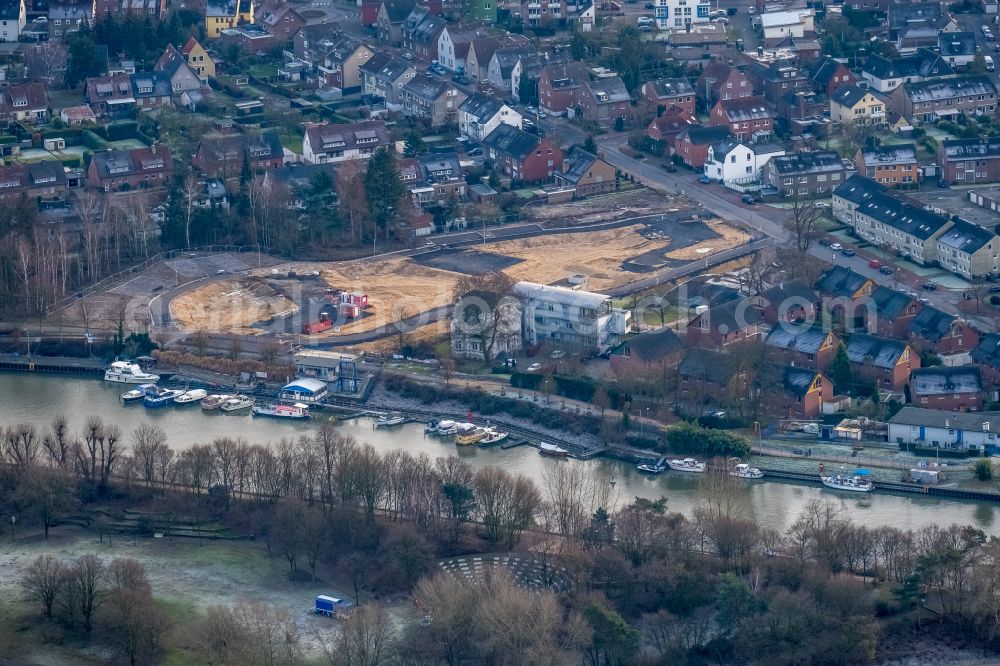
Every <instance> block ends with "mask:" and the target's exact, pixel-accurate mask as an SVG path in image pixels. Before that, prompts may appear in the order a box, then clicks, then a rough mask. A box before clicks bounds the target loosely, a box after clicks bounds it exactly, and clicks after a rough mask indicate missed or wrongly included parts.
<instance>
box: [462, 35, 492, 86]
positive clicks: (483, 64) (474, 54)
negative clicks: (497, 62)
mask: <svg viewBox="0 0 1000 666" xmlns="http://www.w3.org/2000/svg"><path fill="white" fill-rule="evenodd" d="M498 46H499V42H498V41H497V40H496V39H495V38H493V37H488V36H487V37H476V38H475V39H473V40H472V43H471V44H469V52H468V54H467V55H466V56H465V75H466V76H468V77H469V78H470V79H472V80H473V81H486V80H488V79H489V76H490V61H491V60H492V59H493V52H494V51H496V50H497V47H498Z"/></svg>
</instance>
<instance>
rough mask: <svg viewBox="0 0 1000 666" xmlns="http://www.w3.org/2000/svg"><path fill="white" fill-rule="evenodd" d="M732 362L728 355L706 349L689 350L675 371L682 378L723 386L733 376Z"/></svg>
mask: <svg viewBox="0 0 1000 666" xmlns="http://www.w3.org/2000/svg"><path fill="white" fill-rule="evenodd" d="M733 366H734V364H733V361H732V357H731V356H729V355H728V354H723V353H721V352H716V351H710V350H708V349H697V348H695V349H689V350H687V352H686V353H685V354H684V360H682V361H681V363H680V365H679V366H678V368H677V370H678V372H679V373H680V375H681V376H682V377H693V378H696V379H702V380H705V381H709V382H713V383H717V384H720V385H721V384H725V383H727V382H728V381H729V379H730V378H731V377H732V376H733Z"/></svg>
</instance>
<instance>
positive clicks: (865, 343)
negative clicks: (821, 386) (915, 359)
mask: <svg viewBox="0 0 1000 666" xmlns="http://www.w3.org/2000/svg"><path fill="white" fill-rule="evenodd" d="M905 349H906V343H905V342H901V341H899V340H889V339H888V338H877V337H875V336H874V335H867V334H865V333H855V334H854V335H852V336H851V339H850V340H848V341H847V357H848V358H849V359H851V362H852V363H865V362H867V361H871V363H872V364H873V365H874V366H875V367H877V368H892V367H895V365H896V363H897V362H898V361H899V357H900V356H902V355H903V351H904V350H905Z"/></svg>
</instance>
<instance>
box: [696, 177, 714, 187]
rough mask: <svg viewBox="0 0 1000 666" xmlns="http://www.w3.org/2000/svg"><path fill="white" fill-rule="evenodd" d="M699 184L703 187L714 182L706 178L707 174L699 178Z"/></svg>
mask: <svg viewBox="0 0 1000 666" xmlns="http://www.w3.org/2000/svg"><path fill="white" fill-rule="evenodd" d="M698 182H699V183H701V184H702V185H708V184H709V183H711V182H712V179H711V178H709V177H708V176H706V175H705V174H701V175H700V176H698Z"/></svg>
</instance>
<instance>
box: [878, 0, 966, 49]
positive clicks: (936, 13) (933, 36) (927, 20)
mask: <svg viewBox="0 0 1000 666" xmlns="http://www.w3.org/2000/svg"><path fill="white" fill-rule="evenodd" d="M886 23H887V28H888V33H889V34H888V36H889V39H890V40H892V41H893V42H894V43H895V46H896V50H897V51H899V52H900V53H912V52H913V51H915V50H916V49H918V48H921V47H927V48H930V47H933V46H936V45H937V37H938V34H940V33H941V32H942V31H946V32H950V31H952V30H956V29H957V27H956V26H954V25H953V24H952V25H949V24H951V23H952V22H951V19H950V17H949V16H948V15H947V14H946V13H945V12H943V11H942V10H941V4H940V3H938V2H935V1H934V0H928V1H926V2H912V1H904V2H898V1H893V2H892V3H891V4H890V5H889V8H888V11H887V20H886Z"/></svg>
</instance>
